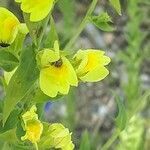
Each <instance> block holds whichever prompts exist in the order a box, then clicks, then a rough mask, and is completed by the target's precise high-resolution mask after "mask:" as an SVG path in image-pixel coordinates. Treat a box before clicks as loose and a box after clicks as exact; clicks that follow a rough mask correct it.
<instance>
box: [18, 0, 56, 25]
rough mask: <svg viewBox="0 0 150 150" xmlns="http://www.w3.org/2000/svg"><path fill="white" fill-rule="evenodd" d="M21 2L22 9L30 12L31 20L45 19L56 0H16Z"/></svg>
mask: <svg viewBox="0 0 150 150" xmlns="http://www.w3.org/2000/svg"><path fill="white" fill-rule="evenodd" d="M15 1H16V2H18V3H21V10H22V11H23V12H25V13H29V14H30V21H32V22H37V21H40V20H43V19H44V18H45V17H46V16H47V15H48V14H49V13H50V11H51V10H52V8H53V6H54V2H55V0H15Z"/></svg>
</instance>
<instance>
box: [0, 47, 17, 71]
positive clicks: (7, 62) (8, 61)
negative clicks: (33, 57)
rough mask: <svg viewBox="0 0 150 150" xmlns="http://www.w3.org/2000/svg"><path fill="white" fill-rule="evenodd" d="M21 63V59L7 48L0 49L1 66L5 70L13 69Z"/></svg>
mask: <svg viewBox="0 0 150 150" xmlns="http://www.w3.org/2000/svg"><path fill="white" fill-rule="evenodd" d="M18 64H19V60H18V59H17V58H16V57H15V56H14V55H13V54H11V53H10V52H8V51H6V50H5V49H0V67H2V68H3V69H4V70H5V71H8V72H9V71H12V70H13V69H14V68H16V66H17V65H18Z"/></svg>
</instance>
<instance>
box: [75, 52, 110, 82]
mask: <svg viewBox="0 0 150 150" xmlns="http://www.w3.org/2000/svg"><path fill="white" fill-rule="evenodd" d="M74 59H75V63H76V73H77V76H78V78H79V79H81V80H82V81H84V82H97V81H100V80H102V79H104V78H105V77H106V76H107V75H108V74H109V71H108V70H107V69H106V68H105V66H106V65H107V64H109V63H110V58H109V57H107V56H105V55H104V52H103V51H100V50H93V49H88V50H79V51H78V52H77V53H76V54H75V56H74Z"/></svg>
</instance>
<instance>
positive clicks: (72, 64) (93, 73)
mask: <svg viewBox="0 0 150 150" xmlns="http://www.w3.org/2000/svg"><path fill="white" fill-rule="evenodd" d="M15 1H16V2H18V3H19V4H20V7H21V10H22V11H23V12H24V14H25V16H26V15H28V16H29V17H27V18H28V19H27V20H26V19H25V22H26V24H27V25H26V24H25V23H20V21H19V20H18V19H17V17H16V16H15V15H14V14H13V13H11V12H10V11H9V10H7V9H6V8H3V7H0V46H1V47H9V48H10V47H11V48H10V49H9V48H8V49H7V48H2V50H3V49H4V51H7V50H8V52H10V53H11V55H14V56H15V57H17V58H16V59H17V60H20V53H19V52H21V48H20V47H21V46H22V45H21V44H22V43H23V41H24V38H22V37H21V38H20V36H18V35H20V33H21V34H22V35H23V37H25V35H26V34H27V33H28V32H29V33H30V36H31V38H32V40H33V45H34V44H35V43H34V37H32V34H31V33H32V30H33V28H32V27H33V26H36V25H37V26H39V24H40V25H43V24H44V27H43V28H46V25H47V24H46V25H45V21H43V19H45V18H46V17H47V18H48V19H50V17H49V14H50V12H51V11H52V9H53V7H54V4H55V2H56V1H55V0H43V1H42V0H15ZM46 20H47V19H46ZM39 21H40V23H39V24H38V23H36V22H39ZM43 22H44V23H43ZM37 26H36V27H37ZM43 28H42V29H43ZM36 29H37V31H35V32H34V34H37V33H38V31H39V28H38V27H37V28H35V30H36ZM42 31H43V30H42ZM42 31H41V32H42ZM36 38H37V37H36ZM20 39H23V40H20ZM39 39H40V38H39ZM40 40H41V39H40ZM40 40H39V41H40ZM43 40H44V38H43ZM20 41H21V42H20ZM53 41H54V40H53ZM19 42H20V43H21V44H20V43H19ZM39 43H40V42H39ZM18 45H19V51H17V55H16V53H13V52H14V51H15V50H13V48H14V49H15V48H16V47H18ZM20 45H21V46H20ZM39 45H40V44H37V45H36V44H35V45H34V46H33V49H34V52H35V54H36V58H35V55H34V56H33V57H34V58H33V59H34V62H35V59H36V62H37V65H36V63H35V66H34V67H35V68H36V69H37V66H38V68H39V70H40V73H39V72H38V71H37V72H38V73H39V74H38V73H37V74H38V75H39V76H38V75H37V77H39V80H38V81H39V84H38V86H39V88H40V89H41V91H42V92H43V93H44V94H45V95H47V96H49V97H50V98H54V97H56V96H58V95H60V96H61V95H67V94H68V93H69V89H70V87H71V86H75V87H77V86H78V84H79V82H98V81H100V80H102V79H104V78H105V77H106V76H107V75H108V74H109V71H108V70H107V68H106V65H108V64H109V63H110V58H109V57H107V56H106V55H105V53H104V51H100V50H95V49H87V50H78V51H77V53H75V54H73V55H70V54H65V52H64V51H63V50H60V47H59V43H58V41H57V40H56V41H55V42H54V46H53V47H49V48H45V46H43V45H44V44H43V45H42V44H41V45H40V46H39ZM41 47H42V48H41ZM31 48H32V47H31ZM33 49H31V50H33ZM11 50H12V51H11ZM25 50H26V49H25ZM29 50H30V49H29ZM27 52H29V51H27ZM21 54H22V53H21ZM18 62H19V61H18ZM23 62H24V61H23ZM20 66H21V65H20ZM20 66H19V67H20ZM24 66H25V65H24ZM15 67H16V68H15ZM15 67H13V68H12V69H11V70H12V71H11V72H5V73H4V78H5V80H6V84H7V85H8V86H9V80H10V79H11V77H12V76H13V74H14V72H15V71H16V70H17V68H19V67H18V64H17V65H16V66H15ZM14 68H15V69H14ZM20 68H21V67H20ZM35 68H34V69H35ZM13 69H14V70H13ZM23 69H25V68H23ZM31 70H32V69H31ZM17 77H18V76H17ZM36 79H37V78H36ZM14 81H16V80H14ZM19 81H20V80H19ZM36 81H37V80H36ZM36 81H35V82H36ZM23 83H24V82H23ZM18 85H19V88H20V87H21V86H22V84H19V83H18ZM21 88H22V87H21ZM35 88H36V87H35ZM25 89H26V88H25ZM38 90H39V89H38ZM41 91H39V92H41ZM23 92H24V91H23ZM23 92H22V93H23ZM42 92H41V93H42ZM22 93H21V94H22ZM29 93H30V90H29ZM43 93H42V94H43ZM23 94H24V93H23ZM30 94H31V93H30ZM44 94H43V95H44ZM26 95H28V92H27V90H25V94H24V95H21V96H19V98H20V97H21V98H23V97H24V96H26ZM45 95H44V96H45ZM15 98H16V97H15ZM17 98H18V97H17ZM17 98H16V99H17ZM19 98H18V99H19ZM21 100H22V99H21ZM18 101H19V100H18ZM18 101H17V102H18ZM32 101H33V100H32ZM33 102H34V103H35V101H33ZM16 104H17V103H16ZM14 105H15V104H14ZM27 106H28V105H27ZM36 111H37V108H36V106H32V107H31V109H30V110H28V111H26V112H25V113H24V114H23V115H22V122H23V129H24V131H25V135H24V136H22V137H21V140H23V141H26V140H28V141H30V142H31V143H33V144H35V145H36V147H39V148H41V149H49V148H56V149H62V150H73V149H74V144H73V143H72V141H71V133H70V132H69V130H68V129H66V128H65V127H64V126H63V125H61V124H59V123H55V124H47V123H44V122H42V121H40V120H39V118H38V115H37V113H36Z"/></svg>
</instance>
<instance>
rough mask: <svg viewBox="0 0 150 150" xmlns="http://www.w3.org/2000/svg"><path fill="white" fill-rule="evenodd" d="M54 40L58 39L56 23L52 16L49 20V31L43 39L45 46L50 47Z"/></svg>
mask: <svg viewBox="0 0 150 150" xmlns="http://www.w3.org/2000/svg"><path fill="white" fill-rule="evenodd" d="M55 41H59V38H58V34H57V30H56V25H55V22H54V19H53V17H51V20H50V31H49V32H48V34H47V37H46V40H44V41H43V42H44V45H45V47H48V48H52V47H53V45H54V42H55Z"/></svg>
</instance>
